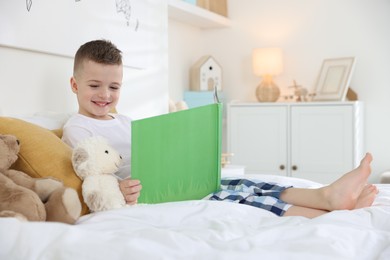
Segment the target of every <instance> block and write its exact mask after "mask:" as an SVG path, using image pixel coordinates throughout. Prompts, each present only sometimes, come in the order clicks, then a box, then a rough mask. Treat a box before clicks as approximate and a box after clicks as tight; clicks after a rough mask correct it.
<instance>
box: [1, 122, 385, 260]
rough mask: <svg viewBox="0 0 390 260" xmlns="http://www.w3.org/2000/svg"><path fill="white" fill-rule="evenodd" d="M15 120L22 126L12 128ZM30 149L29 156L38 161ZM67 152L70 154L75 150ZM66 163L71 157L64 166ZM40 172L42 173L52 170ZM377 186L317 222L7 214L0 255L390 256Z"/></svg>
mask: <svg viewBox="0 0 390 260" xmlns="http://www.w3.org/2000/svg"><path fill="white" fill-rule="evenodd" d="M1 120H8V119H4V118H3V119H1V118H0V133H3V132H4V131H5V130H7V131H8V133H9V131H11V130H12V131H14V132H15V131H16V132H15V133H16V135H18V136H20V137H21V138H22V144H23V143H24V144H25V145H27V146H28V142H27V141H28V140H31V139H32V138H33V137H35V138H38V139H40V140H42V139H45V143H46V142H50V143H49V144H48V145H47V146H50V147H53V145H54V144H55V145H59V143H60V142H58V143H54V142H57V141H55V138H56V139H58V137H56V136H55V135H50V134H48V133H47V132H44V131H50V130H43V129H41V128H37V127H36V126H35V125H34V124H30V123H26V122H24V121H23V120H16V121H14V120H11V121H1ZM12 124H15V125H16V126H15V127H14V128H12V129H11V128H10V126H11V125H12ZM5 128H7V129H5ZM21 128H27V129H25V130H24V131H25V133H24V132H17V131H19V130H20V129H21ZM10 129H11V130H10ZM12 133H13V132H12ZM43 136H45V138H43ZM51 139H53V140H52V141H50V140H51ZM22 147H23V146H22ZM44 149H46V146H42V147H39V151H41V152H42V151H43V150H44ZM56 150H58V148H57V149H56ZM21 151H22V150H21ZM27 152H28V151H23V153H24V154H23V158H24V159H25V160H30V161H29V165H30V166H34V163H33V162H32V161H31V160H32V157H31V158H30V157H28V156H27V155H26V153H27ZM48 152H53V151H52V150H50V151H48ZM35 154H36V152H34V153H33V155H35ZM64 154H65V155H64V156H69V153H68V151H67V152H64ZM29 156H31V155H29ZM51 156H60V154H56V155H52V154H51ZM61 156H62V155H61ZM41 164H42V163H40V164H39V165H41ZM39 165H38V166H39ZM65 167H70V166H69V162H64V166H63V167H60V168H61V169H62V168H65ZM32 168H34V167H32ZM34 169H35V170H36V171H37V172H38V173H39V174H41V175H42V172H43V171H44V169H41V168H37V167H35V168H34ZM58 169H59V168H58ZM48 172H49V173H46V174H53V172H54V171H50V170H49V171H48ZM58 172H60V173H61V171H60V170H57V172H56V174H59V173H58ZM57 177H58V176H57ZM223 177H224V178H229V177H232V176H223ZM235 177H237V176H235ZM244 177H245V178H249V179H253V178H256V179H261V180H264V181H270V182H277V183H280V184H284V185H293V186H295V187H307V188H315V187H319V186H321V184H319V183H315V182H312V181H309V180H304V179H297V178H290V177H280V176H272V175H244ZM67 181H68V177H67V178H65V179H64V182H65V183H66V184H69V185H71V184H72V182H70V181H69V182H67ZM72 181H74V180H72ZM77 185H79V184H77V183H76V188H77V187H79V186H77ZM377 186H378V188H379V194H378V196H377V198H376V200H375V202H374V204H373V206H371V207H369V208H363V209H358V210H350V211H348V210H343V211H334V212H331V213H328V214H325V215H323V216H320V217H317V218H314V219H307V218H304V217H277V216H276V215H273V214H272V213H270V212H268V211H265V210H262V209H259V208H256V207H251V206H247V205H241V204H235V203H231V202H222V201H208V200H193V201H181V202H169V203H161V204H139V205H135V206H129V207H125V208H122V209H117V210H110V211H104V212H98V213H92V214H84V215H83V216H82V217H80V219H79V220H78V221H77V223H76V224H75V225H68V224H62V223H54V222H22V221H19V220H17V219H14V218H0V259H23V260H25V259H110V260H113V259H237V258H241V259H246V258H249V259H256V258H261V259H332V260H333V259H390V185H389V184H378V185H377Z"/></svg>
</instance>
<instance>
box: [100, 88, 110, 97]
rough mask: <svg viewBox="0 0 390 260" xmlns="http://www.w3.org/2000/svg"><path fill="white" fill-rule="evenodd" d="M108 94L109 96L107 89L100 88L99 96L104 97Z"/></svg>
mask: <svg viewBox="0 0 390 260" xmlns="http://www.w3.org/2000/svg"><path fill="white" fill-rule="evenodd" d="M109 96H110V92H109V91H108V89H101V90H100V91H99V97H102V98H105V97H109Z"/></svg>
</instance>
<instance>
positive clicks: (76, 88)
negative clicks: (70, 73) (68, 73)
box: [70, 77, 78, 93]
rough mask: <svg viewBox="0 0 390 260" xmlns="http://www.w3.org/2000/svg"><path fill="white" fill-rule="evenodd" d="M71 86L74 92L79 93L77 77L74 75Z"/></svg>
mask: <svg viewBox="0 0 390 260" xmlns="http://www.w3.org/2000/svg"><path fill="white" fill-rule="evenodd" d="M70 86H71V88H72V91H73V93H77V91H78V87H77V82H76V79H75V78H74V77H71V78H70Z"/></svg>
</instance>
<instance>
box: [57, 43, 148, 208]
mask: <svg viewBox="0 0 390 260" xmlns="http://www.w3.org/2000/svg"><path fill="white" fill-rule="evenodd" d="M122 75H123V68H122V55H121V51H120V50H118V49H117V48H116V47H115V46H114V45H112V44H111V43H109V42H106V41H92V42H88V43H86V44H84V45H83V46H81V47H80V48H79V50H78V51H77V53H76V56H75V60H74V67H73V77H71V79H70V84H71V88H72V91H73V92H74V93H75V94H76V95H77V101H78V103H79V110H78V114H76V115H74V116H72V117H71V118H70V119H69V120H68V121H67V123H66V124H65V126H64V129H63V137H62V140H63V141H64V142H66V143H67V144H69V145H70V146H71V147H75V146H76V144H77V143H78V142H79V141H81V140H83V139H84V138H86V137H89V136H94V135H100V136H103V137H105V138H107V139H108V140H109V142H110V144H111V145H112V146H113V147H114V148H115V149H117V151H118V152H119V153H120V154H121V155H122V157H123V159H124V160H123V162H124V166H123V167H122V168H121V169H120V170H119V171H118V173H116V175H117V176H118V177H120V179H123V180H121V181H120V182H119V184H120V185H119V186H120V189H121V191H122V193H123V195H124V197H125V200H126V202H127V203H128V204H135V203H136V202H137V199H138V197H139V194H140V190H141V188H142V187H141V185H140V182H139V180H132V179H128V177H130V167H129V166H130V140H131V128H130V126H131V119H130V118H128V117H126V116H124V115H120V114H112V113H110V111H113V110H115V107H116V105H117V103H118V99H119V94H120V89H121V85H122Z"/></svg>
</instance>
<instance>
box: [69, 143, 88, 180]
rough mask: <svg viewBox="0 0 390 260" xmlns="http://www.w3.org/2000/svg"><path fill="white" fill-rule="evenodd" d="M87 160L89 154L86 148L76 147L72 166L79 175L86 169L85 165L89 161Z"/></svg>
mask: <svg viewBox="0 0 390 260" xmlns="http://www.w3.org/2000/svg"><path fill="white" fill-rule="evenodd" d="M87 159H88V152H87V151H86V150H85V149H84V148H82V147H76V148H75V149H74V150H73V153H72V164H73V168H74V169H75V171H76V173H77V174H78V173H79V172H81V171H82V169H83V168H84V166H83V164H84V163H85V162H86V161H87Z"/></svg>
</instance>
